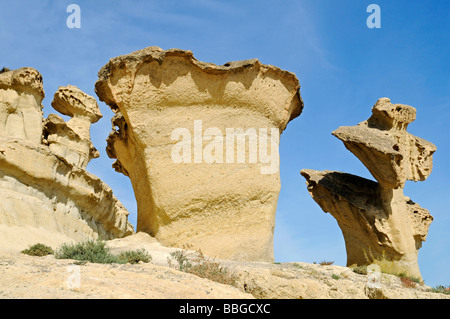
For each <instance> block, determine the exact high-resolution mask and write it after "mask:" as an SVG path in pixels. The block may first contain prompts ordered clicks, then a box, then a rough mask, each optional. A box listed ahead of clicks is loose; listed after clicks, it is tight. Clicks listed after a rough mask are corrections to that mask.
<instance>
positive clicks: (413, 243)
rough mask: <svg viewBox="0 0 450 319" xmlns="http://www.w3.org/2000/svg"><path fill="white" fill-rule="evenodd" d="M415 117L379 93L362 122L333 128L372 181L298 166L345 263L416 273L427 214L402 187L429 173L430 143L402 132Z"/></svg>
mask: <svg viewBox="0 0 450 319" xmlns="http://www.w3.org/2000/svg"><path fill="white" fill-rule="evenodd" d="M415 116H416V109H415V108H413V107H411V106H408V105H402V104H392V103H390V100H389V99H387V98H382V99H380V100H378V102H377V103H376V104H375V106H374V107H373V108H372V116H371V117H370V118H369V119H368V120H367V121H364V122H362V123H360V124H358V125H357V126H347V127H340V128H338V129H337V130H336V131H334V132H333V135H334V136H336V137H337V138H339V139H340V140H342V141H343V142H344V145H345V147H346V148H347V149H349V150H350V151H351V152H352V153H353V154H355V155H356V156H357V157H358V158H359V159H360V160H361V162H362V163H363V164H364V165H365V166H366V167H367V168H368V170H369V171H370V172H371V173H372V175H373V177H374V178H375V179H376V180H377V181H378V183H377V182H373V181H369V180H366V179H364V178H361V177H357V176H353V175H350V174H344V173H340V172H330V171H323V172H319V171H314V170H302V171H301V174H302V175H303V177H305V179H306V184H307V185H308V191H309V193H310V194H311V196H312V197H313V199H314V200H315V201H316V202H317V203H318V204H319V205H320V207H321V208H322V210H323V211H325V212H329V213H330V214H331V215H333V217H335V218H336V220H337V222H338V224H339V227H340V228H341V230H342V233H343V235H344V239H345V244H346V250H347V265H349V266H350V265H353V264H358V265H364V264H366V265H368V264H370V263H372V262H374V261H376V260H380V259H384V262H386V261H387V262H390V263H391V266H390V267H391V269H392V270H393V271H394V272H397V273H401V272H404V273H407V274H409V275H411V276H415V277H419V278H421V275H420V270H419V266H418V262H417V256H418V251H419V249H420V247H422V242H423V241H425V239H426V237H427V234H428V228H429V226H430V224H431V222H432V221H433V217H432V216H431V215H430V213H429V212H428V211H427V210H426V209H424V208H421V207H420V206H419V205H418V204H416V203H414V202H413V201H412V200H411V199H410V198H408V197H406V196H404V194H403V187H404V184H405V182H406V181H407V180H413V181H423V180H425V179H426V178H427V177H428V176H429V174H430V173H431V170H432V160H433V158H432V156H433V153H434V152H435V151H436V146H434V145H433V144H432V143H430V142H427V141H425V140H423V139H421V138H418V137H416V136H413V135H411V134H409V133H408V132H406V128H407V126H408V124H410V123H411V122H413V121H414V120H415Z"/></svg>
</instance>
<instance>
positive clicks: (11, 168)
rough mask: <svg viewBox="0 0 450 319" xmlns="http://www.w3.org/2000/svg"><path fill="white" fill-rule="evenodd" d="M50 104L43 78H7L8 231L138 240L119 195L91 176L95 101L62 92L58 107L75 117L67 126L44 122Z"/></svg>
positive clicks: (0, 218)
mask: <svg viewBox="0 0 450 319" xmlns="http://www.w3.org/2000/svg"><path fill="white" fill-rule="evenodd" d="M43 98H44V90H43V84H42V76H41V74H40V73H39V72H38V71H37V70H35V69H33V68H21V69H18V70H12V71H7V72H4V73H1V74H0V119H1V123H0V124H1V127H0V225H1V226H2V227H12V228H14V229H19V230H20V229H21V227H25V228H27V229H30V227H32V228H34V229H43V230H45V232H48V233H53V234H63V235H65V236H67V237H68V238H71V239H74V240H86V239H93V238H97V237H99V238H103V239H109V238H116V237H123V236H126V235H129V234H131V233H133V228H132V225H131V224H130V223H129V222H128V211H127V210H126V209H125V207H123V205H122V204H121V203H120V202H119V201H118V199H117V198H116V197H115V196H114V195H113V192H112V190H111V188H109V187H108V186H107V185H106V184H104V183H103V182H102V181H101V180H100V179H99V178H98V177H96V176H94V175H92V174H90V173H88V172H87V171H86V170H85V168H86V165H87V163H88V161H89V160H90V159H91V158H93V157H95V156H96V153H95V149H94V148H93V146H92V143H91V141H90V137H89V128H90V124H91V123H94V122H95V121H97V120H98V119H99V118H100V117H101V114H100V110H99V109H98V106H97V103H96V102H95V99H94V98H93V97H90V96H88V95H86V94H85V93H83V92H81V91H80V90H79V89H77V88H76V87H73V86H68V87H64V88H60V89H59V90H58V91H57V92H56V94H55V99H54V101H53V103H52V105H53V106H54V107H55V109H57V110H59V111H60V112H61V113H63V114H66V115H69V116H72V117H73V118H72V119H71V120H70V121H69V122H68V123H65V122H64V120H63V119H62V118H60V117H59V116H57V115H55V114H51V115H50V116H49V118H48V119H46V120H45V121H44V120H43V117H42V104H41V101H42V99H43ZM24 231H26V230H24ZM2 235H3V234H1V235H0V237H1V239H2V240H8V239H7V238H3V237H2ZM17 236H18V237H20V236H21V235H20V234H17ZM35 240H39V239H38V238H36V239H35ZM34 243H36V242H34Z"/></svg>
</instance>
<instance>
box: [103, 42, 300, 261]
mask: <svg viewBox="0 0 450 319" xmlns="http://www.w3.org/2000/svg"><path fill="white" fill-rule="evenodd" d="M299 88H300V85H299V81H298V79H297V78H296V77H295V75H294V74H292V73H290V72H287V71H283V70H281V69H279V68H277V67H274V66H270V65H264V64H261V63H260V62H259V61H258V60H256V59H253V60H246V61H239V62H230V63H227V64H224V65H222V66H219V65H215V64H212V63H205V62H200V61H198V60H197V59H195V58H194V57H193V54H192V52H191V51H183V50H178V49H171V50H167V51H164V50H162V49H160V48H157V47H148V48H145V49H143V50H140V51H136V52H133V53H131V54H128V55H124V56H119V57H116V58H113V59H111V60H110V61H109V62H108V63H107V64H106V65H105V66H104V67H103V68H102V69H101V70H100V71H99V79H98V81H97V83H96V93H97V95H98V96H99V98H100V100H101V101H104V102H105V103H106V104H108V105H109V106H110V107H111V109H112V110H113V111H114V112H115V113H116V115H115V116H114V117H113V119H112V123H113V131H112V132H111V134H110V135H109V137H108V147H107V152H108V155H109V156H110V157H111V158H115V159H117V161H116V162H115V164H114V167H115V169H116V170H117V171H119V172H121V173H123V174H125V175H127V176H129V178H130V180H131V183H132V185H133V188H134V192H135V196H136V200H137V206H138V221H137V231H144V232H147V233H149V234H151V235H153V236H156V238H157V239H158V240H160V241H161V242H162V243H163V244H165V245H170V246H178V247H182V246H183V245H184V244H188V243H189V244H191V245H193V247H194V248H200V249H202V251H203V252H204V253H205V254H207V255H211V256H216V257H219V258H224V259H225V258H229V259H239V260H265V261H270V260H273V229H274V223H275V211H276V205H277V199H278V193H279V190H280V178H279V172H278V167H279V157H278V143H279V134H280V133H281V132H282V131H283V130H284V129H285V127H286V125H287V124H288V122H289V121H290V120H292V119H293V118H295V117H297V116H298V115H300V113H301V110H302V108H303V102H302V100H301V98H300V91H299ZM233 129H236V130H235V131H234V133H236V131H238V132H241V133H242V134H240V133H238V134H237V135H232V134H228V133H230V132H231V131H232V130H233ZM238 129H241V130H240V131H239V130H238ZM269 135H270V137H269ZM180 137H182V138H180ZM235 140H236V144H234V141H235ZM239 141H240V142H241V143H242V142H244V143H245V141H247V143H248V144H247V146H246V147H245V148H244V149H238V146H237V145H238V144H239ZM250 141H251V142H250ZM227 143H228V144H227ZM252 143H256V144H252ZM255 145H256V146H255ZM229 146H230V147H229ZM233 146H234V148H233Z"/></svg>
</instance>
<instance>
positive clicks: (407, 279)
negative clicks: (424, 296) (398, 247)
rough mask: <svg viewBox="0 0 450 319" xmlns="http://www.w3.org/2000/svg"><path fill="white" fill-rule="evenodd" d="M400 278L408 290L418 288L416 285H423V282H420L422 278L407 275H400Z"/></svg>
mask: <svg viewBox="0 0 450 319" xmlns="http://www.w3.org/2000/svg"><path fill="white" fill-rule="evenodd" d="M398 277H400V280H401V281H402V284H403V286H404V287H407V288H414V287H415V286H416V284H421V283H422V280H420V278H416V277H412V276H408V275H407V274H405V273H401V274H399V275H398Z"/></svg>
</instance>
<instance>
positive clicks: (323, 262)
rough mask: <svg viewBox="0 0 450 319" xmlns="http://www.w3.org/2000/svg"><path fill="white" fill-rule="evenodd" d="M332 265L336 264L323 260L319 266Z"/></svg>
mask: <svg viewBox="0 0 450 319" xmlns="http://www.w3.org/2000/svg"><path fill="white" fill-rule="evenodd" d="M332 264H334V261H327V260H322V261H321V262H320V263H319V265H321V266H330V265H332Z"/></svg>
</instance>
